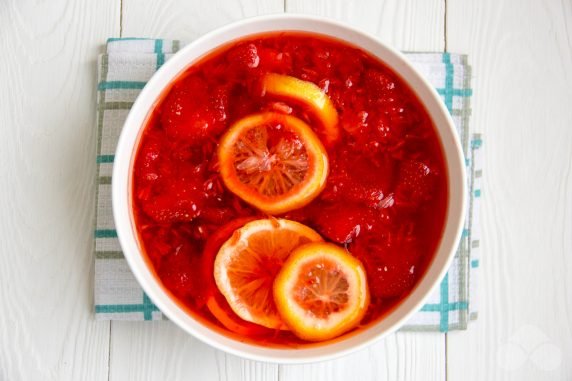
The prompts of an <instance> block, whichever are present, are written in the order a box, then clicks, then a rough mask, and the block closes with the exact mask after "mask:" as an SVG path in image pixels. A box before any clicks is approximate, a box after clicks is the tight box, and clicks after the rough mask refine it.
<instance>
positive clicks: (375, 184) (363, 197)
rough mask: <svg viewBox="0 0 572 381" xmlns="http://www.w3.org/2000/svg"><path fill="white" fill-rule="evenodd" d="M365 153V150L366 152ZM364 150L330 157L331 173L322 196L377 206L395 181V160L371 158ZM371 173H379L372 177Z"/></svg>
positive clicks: (332, 199)
mask: <svg viewBox="0 0 572 381" xmlns="http://www.w3.org/2000/svg"><path fill="white" fill-rule="evenodd" d="M366 154H367V153H366ZM363 155H364V153H357V152H347V153H345V152H344V153H342V154H341V155H340V156H339V157H333V158H332V160H331V168H332V170H331V172H330V175H329V177H328V180H327V183H326V187H325V189H324V191H323V192H322V194H321V198H322V199H323V200H327V201H340V200H343V201H350V202H355V203H361V204H363V205H366V206H368V207H372V208H377V207H379V204H380V202H382V200H383V199H384V198H385V197H386V196H387V194H389V191H390V189H391V187H392V184H393V181H394V179H393V178H394V172H395V168H394V167H395V163H394V160H393V159H391V158H390V157H380V156H379V155H377V157H376V160H375V161H374V160H370V158H369V157H368V156H363ZM372 173H377V174H380V175H377V176H372Z"/></svg>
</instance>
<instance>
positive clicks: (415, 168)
mask: <svg viewBox="0 0 572 381" xmlns="http://www.w3.org/2000/svg"><path fill="white" fill-rule="evenodd" d="M435 180H436V173H434V172H433V171H432V170H431V168H430V167H429V166H428V165H427V164H425V163H423V162H420V161H417V160H408V161H405V162H403V163H402V164H401V167H400V170H399V179H398V185H397V189H396V192H395V193H396V195H395V196H396V197H395V200H396V202H397V203H398V204H406V205H412V206H419V205H420V204H422V203H423V202H425V201H428V200H430V199H431V198H432V197H433V192H434V190H435Z"/></svg>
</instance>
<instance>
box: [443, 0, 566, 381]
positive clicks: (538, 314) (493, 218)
mask: <svg viewBox="0 0 572 381" xmlns="http://www.w3.org/2000/svg"><path fill="white" fill-rule="evenodd" d="M447 19H448V20H447V46H448V48H449V50H451V51H459V52H464V53H469V54H470V61H471V63H472V65H473V72H474V78H473V87H474V100H473V118H472V120H471V123H474V124H475V125H476V128H477V129H478V130H480V131H482V132H484V136H485V137H484V139H485V143H484V146H483V147H484V156H485V159H486V163H485V168H484V189H483V191H482V194H483V197H484V198H483V204H482V205H483V210H482V213H481V221H482V228H483V235H482V240H481V243H482V245H483V246H482V250H483V254H484V255H483V259H482V261H481V276H480V283H479V287H480V289H479V291H480V314H479V320H478V321H477V322H476V324H474V325H471V326H470V327H469V331H468V332H466V333H459V334H451V335H449V339H448V355H449V357H448V364H449V380H495V379H503V380H540V379H551V380H557V379H560V380H565V379H566V380H569V379H571V378H572V318H571V317H572V294H571V293H570V290H571V289H572V281H571V274H572V259H571V257H570V253H571V252H572V235H571V234H570V232H571V231H572V177H571V176H570V171H571V164H572V154H571V153H570V152H571V151H570V147H571V144H572V129H570V126H571V125H572V109H571V108H570V100H571V99H572V90H571V89H572V72H571V71H570V68H571V67H572V54H571V50H570V49H571V48H570V41H571V39H572V29H571V28H570V25H572V4H571V3H570V2H569V1H568V2H567V1H562V2H558V1H532V0H528V1H504V2H499V1H494V0H486V1H479V2H471V1H464V0H448V1H447Z"/></svg>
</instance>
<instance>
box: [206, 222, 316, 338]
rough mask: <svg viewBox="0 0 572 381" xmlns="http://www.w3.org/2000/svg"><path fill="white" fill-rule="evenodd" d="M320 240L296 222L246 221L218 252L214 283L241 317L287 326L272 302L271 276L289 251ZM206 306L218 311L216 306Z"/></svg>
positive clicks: (271, 326) (278, 268)
mask: <svg viewBox="0 0 572 381" xmlns="http://www.w3.org/2000/svg"><path fill="white" fill-rule="evenodd" d="M321 240H322V237H320V235H319V234H318V233H316V232H315V231H314V230H312V229H311V228H309V227H307V226H305V225H302V224H300V223H298V222H295V221H290V220H285V219H275V218H270V219H262V220H255V221H252V222H249V223H247V224H245V225H244V226H243V227H241V228H239V229H237V230H236V231H235V232H234V233H233V234H232V236H231V237H230V238H229V239H228V240H227V241H226V242H225V243H224V244H223V245H222V246H221V248H220V250H219V251H218V253H217V256H216V259H215V262H214V279H215V282H216V285H217V287H218V289H219V291H220V292H221V293H222V294H223V295H224V297H225V298H226V301H227V302H228V304H229V305H230V307H231V308H232V310H233V311H234V313H236V314H237V315H238V316H239V317H240V318H241V319H243V320H246V321H247V322H251V323H255V324H259V325H261V326H264V327H267V328H272V329H287V327H286V325H285V324H284V323H283V321H282V319H281V317H280V315H279V314H278V311H277V310H276V305H275V303H274V298H273V295H272V292H273V291H272V287H273V282H274V278H275V277H276V274H277V273H278V272H279V271H280V269H281V267H282V264H283V263H284V261H285V260H286V258H288V256H289V255H290V252H292V250H294V249H295V248H297V247H298V246H301V245H303V244H306V243H310V242H317V241H321ZM212 303H214V302H212V301H211V304H212ZM209 308H211V311H212V310H215V312H218V309H217V308H216V305H212V306H211V305H209ZM215 315H217V313H215ZM218 315H220V314H218ZM218 315H217V316H218ZM219 319H220V318H219ZM223 320H226V319H223ZM223 324H224V323H223Z"/></svg>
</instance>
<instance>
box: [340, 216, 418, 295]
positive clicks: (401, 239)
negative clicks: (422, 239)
mask: <svg viewBox="0 0 572 381" xmlns="http://www.w3.org/2000/svg"><path fill="white" fill-rule="evenodd" d="M380 217H381V218H383V217H384V216H383V215H382V216H380ZM404 226H406V224H405V225H404ZM393 228H394V227H393ZM385 229H386V230H385V231H383V232H380V231H373V230H372V231H370V232H368V233H367V234H366V235H365V236H362V237H359V238H358V239H357V240H356V241H355V242H354V243H353V244H352V245H351V247H350V251H351V252H352V254H354V255H355V256H356V257H357V258H359V259H360V260H361V261H362V263H363V264H364V267H365V270H366V273H367V278H368V282H369V288H370V292H371V295H372V297H378V298H390V297H397V296H400V295H401V294H403V293H405V292H407V291H409V290H410V289H411V288H412V287H413V285H414V284H415V281H416V279H417V272H416V264H417V261H418V259H419V254H420V252H419V249H418V246H417V241H416V240H415V238H414V236H413V235H412V234H408V233H407V232H406V229H403V228H401V227H400V228H399V229H398V230H397V231H395V230H393V231H392V227H391V226H387V227H386V228H385Z"/></svg>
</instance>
